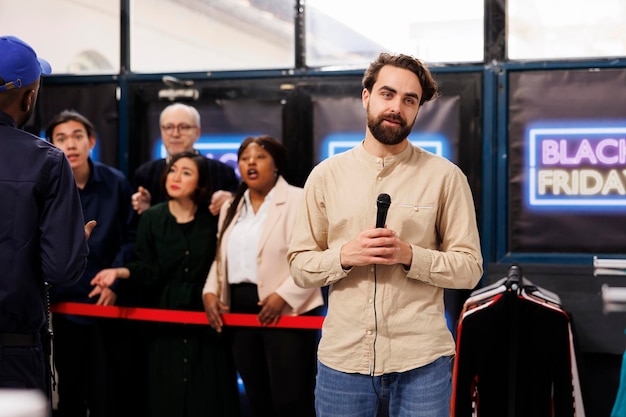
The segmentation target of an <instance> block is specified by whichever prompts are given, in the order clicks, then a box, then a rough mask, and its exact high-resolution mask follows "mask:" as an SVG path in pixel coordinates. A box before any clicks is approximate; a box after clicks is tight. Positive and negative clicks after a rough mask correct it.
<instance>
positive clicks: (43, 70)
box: [0, 36, 52, 91]
mask: <svg viewBox="0 0 626 417" xmlns="http://www.w3.org/2000/svg"><path fill="white" fill-rule="evenodd" d="M50 72H52V69H51V68H50V64H49V63H48V61H46V60H45V59H42V58H38V57H37V54H36V53H35V51H34V50H33V48H31V47H30V46H29V45H28V44H27V43H26V42H24V41H23V40H21V39H20V38H17V37H15V36H0V91H6V90H12V89H14V88H21V87H25V86H27V85H29V84H32V83H34V82H35V81H36V80H37V79H39V77H41V76H42V75H48V74H50Z"/></svg>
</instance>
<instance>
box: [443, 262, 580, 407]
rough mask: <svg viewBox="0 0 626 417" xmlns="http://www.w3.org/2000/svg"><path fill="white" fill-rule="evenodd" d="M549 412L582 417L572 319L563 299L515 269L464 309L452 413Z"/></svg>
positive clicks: (476, 294) (472, 296)
mask: <svg viewBox="0 0 626 417" xmlns="http://www.w3.org/2000/svg"><path fill="white" fill-rule="evenodd" d="M502 372H506V373H507V375H506V376H504V375H502ZM504 381H506V383H503V382H504ZM531 396H532V398H533V401H529V398H530V397H531ZM552 410H554V411H555V412H556V415H559V416H575V417H584V415H585V412H584V407H583V402H582V395H581V392H580V383H579V380H578V366H577V361H576V349H575V346H574V337H573V331H572V326H571V322H570V318H569V315H568V314H567V313H566V312H565V311H564V310H563V308H562V306H561V304H560V298H559V297H558V295H556V294H554V293H552V292H550V291H547V290H545V289H543V288H540V287H538V286H536V285H534V284H533V283H532V282H530V281H529V280H528V279H526V278H525V277H524V275H523V273H522V268H521V267H520V266H519V265H512V266H511V267H510V268H509V270H508V273H507V275H506V276H505V277H504V278H502V279H500V280H498V281H497V282H495V283H493V284H491V285H488V286H486V287H483V288H481V289H478V290H475V291H474V292H472V293H471V294H470V297H469V298H468V299H467V301H466V302H465V304H464V306H463V310H462V312H461V318H460V320H459V325H458V330H457V358H456V361H455V366H454V371H453V397H452V414H451V416H452V417H492V416H498V417H503V416H504V417H522V416H527V415H536V416H544V415H545V416H547V415H552V414H551V413H552Z"/></svg>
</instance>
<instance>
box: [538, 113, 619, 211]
mask: <svg viewBox="0 0 626 417" xmlns="http://www.w3.org/2000/svg"><path fill="white" fill-rule="evenodd" d="M528 178H529V180H528V204H529V206H531V207H545V208H549V207H553V208H565V207H567V208H577V207H578V208H583V207H587V208H599V207H604V208H608V207H623V206H626V122H620V123H619V124H612V125H597V126H595V127H594V126H589V125H587V126H584V127H576V126H562V127H539V126H537V125H535V126H534V127H532V128H530V129H529V130H528Z"/></svg>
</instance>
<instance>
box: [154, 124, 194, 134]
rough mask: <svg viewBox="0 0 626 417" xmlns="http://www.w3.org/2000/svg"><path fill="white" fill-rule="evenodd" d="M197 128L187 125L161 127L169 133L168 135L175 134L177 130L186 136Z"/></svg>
mask: <svg viewBox="0 0 626 417" xmlns="http://www.w3.org/2000/svg"><path fill="white" fill-rule="evenodd" d="M197 127H198V126H193V125H186V124H180V125H165V126H161V130H162V131H164V132H165V133H167V134H168V135H171V134H172V133H174V131H175V130H178V131H179V132H180V133H182V134H183V135H184V134H186V133H189V132H190V131H191V129H195V128H197Z"/></svg>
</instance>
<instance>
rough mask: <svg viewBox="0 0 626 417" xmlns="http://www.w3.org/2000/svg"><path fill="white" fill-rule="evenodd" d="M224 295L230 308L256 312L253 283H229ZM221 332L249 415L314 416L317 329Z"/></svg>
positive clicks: (264, 328) (275, 416)
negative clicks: (227, 342)
mask: <svg viewBox="0 0 626 417" xmlns="http://www.w3.org/2000/svg"><path fill="white" fill-rule="evenodd" d="M230 294H231V305H230V312H231V313H244V314H258V313H259V311H260V307H259V306H258V305H257V303H258V302H259V298H258V293H257V287H256V285H254V284H235V285H231V286H230ZM307 314H308V315H317V314H320V311H316V310H314V311H311V312H308V313H307ZM227 335H228V337H229V340H230V342H231V346H232V349H233V356H234V359H235V365H236V366H237V370H238V372H239V375H240V376H241V379H242V380H243V383H244V386H245V390H246V396H247V398H248V401H249V403H250V408H251V410H252V413H253V415H254V416H255V417H270V416H272V417H282V416H285V417H286V416H289V417H292V416H299V417H309V416H310V417H315V408H314V389H315V373H316V353H317V343H318V341H319V331H318V330H317V329H313V330H309V329H304V330H303V329H281V328H278V329H277V328H272V327H262V328H261V327H230V328H227Z"/></svg>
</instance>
